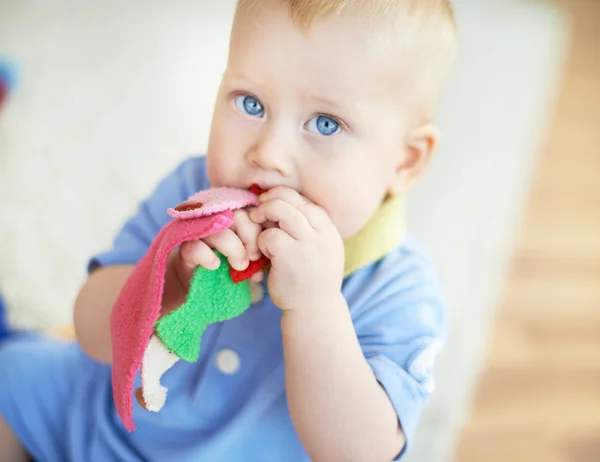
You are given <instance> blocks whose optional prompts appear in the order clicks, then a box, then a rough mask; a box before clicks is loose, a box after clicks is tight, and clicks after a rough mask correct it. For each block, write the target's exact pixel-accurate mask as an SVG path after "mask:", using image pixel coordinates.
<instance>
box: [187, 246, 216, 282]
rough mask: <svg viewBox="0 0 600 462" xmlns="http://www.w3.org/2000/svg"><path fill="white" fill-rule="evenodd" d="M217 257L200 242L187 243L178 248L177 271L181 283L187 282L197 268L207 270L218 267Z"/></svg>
mask: <svg viewBox="0 0 600 462" xmlns="http://www.w3.org/2000/svg"><path fill="white" fill-rule="evenodd" d="M220 263H221V262H220V261H219V257H217V255H216V254H215V252H214V251H213V250H212V249H211V248H210V247H209V246H208V245H207V244H206V243H204V242H202V241H199V240H198V241H188V242H184V243H183V244H181V247H180V248H179V259H178V262H177V271H178V272H179V276H180V278H181V280H182V281H186V282H189V281H190V280H191V279H192V276H193V274H194V271H195V270H196V268H197V267H198V266H202V267H203V268H206V269H208V270H214V269H217V268H218V267H219V264H220Z"/></svg>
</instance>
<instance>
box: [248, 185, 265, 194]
mask: <svg viewBox="0 0 600 462" xmlns="http://www.w3.org/2000/svg"><path fill="white" fill-rule="evenodd" d="M250 192H251V193H252V194H256V195H257V196H260V195H261V194H262V193H266V192H267V190H266V189H261V187H260V186H258V185H257V184H253V185H252V186H250Z"/></svg>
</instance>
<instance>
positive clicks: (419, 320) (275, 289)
mask: <svg viewBox="0 0 600 462" xmlns="http://www.w3.org/2000/svg"><path fill="white" fill-rule="evenodd" d="M261 202H262V204H261V205H260V206H259V207H258V208H257V209H256V211H254V212H253V213H252V214H251V215H250V217H251V218H252V219H253V220H254V221H255V222H257V223H264V222H265V221H272V222H276V223H278V224H279V227H278V228H271V229H267V230H265V231H264V232H263V233H262V234H261V235H260V237H259V239H258V243H259V247H260V248H261V250H262V251H263V253H264V254H265V255H266V256H267V257H269V258H270V260H271V270H270V272H269V294H270V296H271V298H272V300H273V302H274V303H275V304H276V305H277V306H278V307H279V308H280V309H281V310H282V311H283V315H282V321H281V327H282V337H283V350H284V359H285V378H286V391H287V400H288V406H289V409H290V415H291V417H292V420H293V422H294V427H295V429H296V431H297V433H298V436H299V438H300V440H301V442H302V444H303V445H304V448H305V449H306V451H307V452H308V454H309V456H310V458H311V460H314V461H316V462H318V461H329V460H352V461H357V462H358V461H367V462H376V461H389V460H392V459H395V458H396V457H397V456H399V457H401V451H402V450H403V447H406V446H407V445H408V444H410V442H411V441H412V438H413V437H414V434H415V430H416V425H417V422H418V418H419V415H420V413H421V410H422V408H423V405H424V403H425V401H426V400H427V397H428V396H429V394H430V393H431V391H432V389H433V380H432V376H431V366H432V361H433V357H434V356H435V354H436V352H437V351H438V348H439V345H440V339H441V338H442V337H443V332H444V330H445V327H444V326H445V323H444V314H443V308H442V306H443V304H441V303H440V302H439V297H438V295H437V293H436V290H435V283H434V282H432V277H431V276H430V275H429V274H428V272H427V271H426V270H425V269H424V268H426V267H427V264H426V263H424V262H423V260H424V259H422V258H420V257H418V256H417V253H416V252H414V253H410V252H405V251H404V249H402V250H400V249H398V251H396V252H392V253H391V254H389V255H388V256H387V257H386V258H385V259H384V260H383V261H381V262H378V263H377V264H374V265H372V267H368V268H365V269H364V270H363V271H361V272H360V273H358V274H355V275H354V276H352V278H351V279H350V280H349V281H348V283H347V284H346V286H345V289H344V294H345V295H346V296H347V297H348V300H351V308H349V307H348V304H347V302H346V299H345V297H344V296H343V295H342V291H341V289H342V279H343V277H342V276H343V266H344V247H343V244H342V239H341V236H340V235H339V233H338V232H337V230H336V229H335V226H334V225H333V223H332V221H331V219H330V218H329V216H328V215H327V213H326V211H325V210H323V209H322V208H320V207H318V206H317V205H315V204H313V203H311V202H310V201H309V200H308V199H306V198H304V197H302V196H301V195H299V194H298V193H297V192H296V191H294V190H291V189H289V188H274V189H272V190H270V191H269V192H267V193H266V194H263V195H262V196H261ZM413 254H414V255H413Z"/></svg>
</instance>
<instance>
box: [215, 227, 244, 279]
mask: <svg viewBox="0 0 600 462" xmlns="http://www.w3.org/2000/svg"><path fill="white" fill-rule="evenodd" d="M204 242H206V243H207V244H208V245H209V246H210V247H212V248H214V249H216V250H218V251H219V252H221V253H222V254H223V255H225V256H226V257H227V260H228V261H229V264H230V265H231V267H232V268H233V269H236V270H238V271H243V270H245V269H246V268H247V267H248V264H249V263H250V260H249V259H248V254H247V253H246V248H245V247H244V244H243V243H242V241H241V239H240V238H239V237H238V236H237V234H235V233H234V232H233V231H232V230H231V229H224V230H223V231H219V232H218V233H216V234H213V235H212V236H209V237H207V238H205V239H204Z"/></svg>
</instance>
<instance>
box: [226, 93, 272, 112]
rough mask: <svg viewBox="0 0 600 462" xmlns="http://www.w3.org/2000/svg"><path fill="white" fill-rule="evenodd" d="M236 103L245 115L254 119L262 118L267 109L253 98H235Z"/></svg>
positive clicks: (243, 96)
mask: <svg viewBox="0 0 600 462" xmlns="http://www.w3.org/2000/svg"><path fill="white" fill-rule="evenodd" d="M234 102H235V105H236V106H237V108H238V109H239V110H240V111H242V112H243V113H244V114H248V115H251V116H253V117H262V116H263V114H264V113H265V109H264V108H263V106H262V104H260V102H259V101H258V100H257V99H256V98H254V97H252V96H248V95H239V96H236V97H235V99H234Z"/></svg>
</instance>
